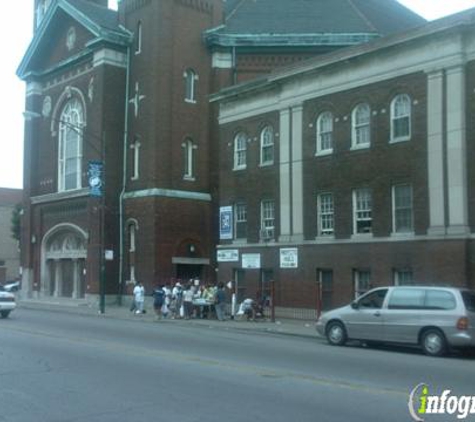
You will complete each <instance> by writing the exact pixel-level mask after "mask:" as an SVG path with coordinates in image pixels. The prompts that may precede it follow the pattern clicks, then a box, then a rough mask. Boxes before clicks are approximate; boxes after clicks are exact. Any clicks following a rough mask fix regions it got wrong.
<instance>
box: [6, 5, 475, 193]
mask: <svg viewBox="0 0 475 422" xmlns="http://www.w3.org/2000/svg"><path fill="white" fill-rule="evenodd" d="M3 1H5V0H3ZM155 1H156V0H155ZM288 1H289V2H291V1H292V0H288ZM380 1H384V0H380ZM399 1H400V3H402V4H404V5H405V6H406V7H408V8H410V9H412V10H414V11H415V12H417V13H419V14H420V15H422V16H423V17H425V18H426V19H429V20H432V19H437V18H439V17H442V16H445V15H449V14H452V13H456V12H459V11H461V10H465V9H468V8H470V7H475V0H399ZM32 29H33V0H15V1H10V2H8V13H2V14H1V15H0V37H1V39H3V40H4V44H5V45H8V47H6V48H4V49H3V51H2V66H0V92H2V93H3V96H4V101H5V102H4V104H3V107H2V108H1V111H0V124H1V128H2V131H1V133H2V134H3V136H2V137H1V139H0V187H9V188H21V187H22V185H23V175H22V171H23V170H22V168H23V115H22V112H23V110H24V103H25V86H24V83H23V82H21V81H20V80H19V79H18V77H17V76H16V73H15V72H16V69H17V67H18V65H19V64H20V61H21V58H22V57H23V54H24V53H25V51H26V48H27V47H28V44H29V42H30V40H31V36H32Z"/></svg>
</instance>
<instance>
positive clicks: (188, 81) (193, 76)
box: [183, 69, 198, 104]
mask: <svg viewBox="0 0 475 422" xmlns="http://www.w3.org/2000/svg"><path fill="white" fill-rule="evenodd" d="M183 77H184V78H185V101H186V102H187V103H191V104H196V81H197V80H198V75H197V73H196V72H195V71H194V70H193V69H186V70H185V73H184V74H183Z"/></svg>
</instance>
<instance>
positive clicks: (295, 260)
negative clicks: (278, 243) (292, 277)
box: [280, 248, 299, 268]
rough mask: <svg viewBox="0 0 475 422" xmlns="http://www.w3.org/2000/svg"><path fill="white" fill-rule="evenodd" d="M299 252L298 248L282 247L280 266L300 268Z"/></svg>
mask: <svg viewBox="0 0 475 422" xmlns="http://www.w3.org/2000/svg"><path fill="white" fill-rule="evenodd" d="M298 266H299V253H298V249H297V248H282V249H281V250H280V268H298Z"/></svg>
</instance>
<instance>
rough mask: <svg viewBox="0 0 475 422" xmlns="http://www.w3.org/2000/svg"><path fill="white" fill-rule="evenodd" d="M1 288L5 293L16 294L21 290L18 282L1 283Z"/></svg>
mask: <svg viewBox="0 0 475 422" xmlns="http://www.w3.org/2000/svg"><path fill="white" fill-rule="evenodd" d="M3 287H4V288H5V290H6V291H7V292H17V291H18V290H20V288H21V286H20V281H19V280H13V281H7V282H5V283H3Z"/></svg>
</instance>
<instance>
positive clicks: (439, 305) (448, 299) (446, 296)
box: [424, 290, 456, 310]
mask: <svg viewBox="0 0 475 422" xmlns="http://www.w3.org/2000/svg"><path fill="white" fill-rule="evenodd" d="M424 305H425V306H424V308H425V309H445V310H449V309H455V306H456V302H455V297H454V295H453V294H452V293H450V292H446V291H444V290H427V292H426V300H425V303H424Z"/></svg>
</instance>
